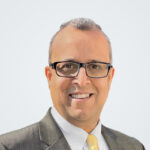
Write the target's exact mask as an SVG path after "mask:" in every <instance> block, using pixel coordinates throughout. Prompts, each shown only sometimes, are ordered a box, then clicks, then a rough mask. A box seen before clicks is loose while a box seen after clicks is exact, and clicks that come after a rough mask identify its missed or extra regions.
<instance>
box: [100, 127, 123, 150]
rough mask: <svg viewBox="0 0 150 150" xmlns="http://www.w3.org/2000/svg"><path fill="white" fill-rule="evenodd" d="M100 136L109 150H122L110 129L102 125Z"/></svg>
mask: <svg viewBox="0 0 150 150" xmlns="http://www.w3.org/2000/svg"><path fill="white" fill-rule="evenodd" d="M102 135H103V137H104V139H105V141H106V143H107V145H108V147H109V150H123V149H122V147H121V145H119V144H118V143H117V136H116V135H115V134H114V133H113V132H111V130H110V129H108V128H107V127H105V126H103V125H102Z"/></svg>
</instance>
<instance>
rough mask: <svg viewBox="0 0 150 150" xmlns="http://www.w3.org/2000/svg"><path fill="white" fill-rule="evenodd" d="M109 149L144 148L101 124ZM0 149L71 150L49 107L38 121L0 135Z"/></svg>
mask: <svg viewBox="0 0 150 150" xmlns="http://www.w3.org/2000/svg"><path fill="white" fill-rule="evenodd" d="M102 134H103V136H104V138H105V140H106V142H107V144H108V146H109V149H110V150H144V146H143V145H142V144H141V143H140V142H139V141H138V140H136V139H135V138H132V137H129V136H127V135H125V134H122V133H120V132H118V131H115V130H112V129H110V128H107V127H105V126H103V125H102ZM0 150H71V148H70V147H69V145H68V143H67V141H66V139H65V137H64V135H63V133H62V132H61V130H60V129H59V127H58V125H57V124H56V122H55V120H54V119H53V117H52V115H51V112H50V109H49V111H48V112H47V114H46V116H45V117H44V118H43V119H42V120H41V121H40V122H38V123H35V124H33V125H30V126H28V127H25V128H23V129H19V130H17V131H13V132H10V133H7V134H4V135H1V136H0Z"/></svg>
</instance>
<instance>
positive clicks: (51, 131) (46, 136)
mask: <svg viewBox="0 0 150 150" xmlns="http://www.w3.org/2000/svg"><path fill="white" fill-rule="evenodd" d="M50 111H51V109H49V110H48V112H47V114H46V116H45V117H44V118H43V119H42V120H41V121H40V122H39V135H40V140H41V141H42V142H44V143H45V144H47V148H46V149H45V150H60V149H61V150H71V149H70V147H69V145H68V143H67V141H66V139H65V137H64V135H63V133H62V132H61V130H60V129H59V127H58V125H57V124H56V122H55V120H54V119H53V117H52V115H51V112H50Z"/></svg>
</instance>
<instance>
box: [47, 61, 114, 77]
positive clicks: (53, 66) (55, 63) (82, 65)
mask: <svg viewBox="0 0 150 150" xmlns="http://www.w3.org/2000/svg"><path fill="white" fill-rule="evenodd" d="M63 62H72V63H76V64H78V66H79V67H78V73H77V75H76V76H60V75H59V74H58V73H57V69H56V66H57V64H58V63H63ZM91 63H101V64H106V65H107V67H108V71H107V74H106V75H105V76H102V77H91V76H88V73H87V70H86V65H87V64H91ZM49 66H50V67H52V69H55V72H56V74H57V75H58V76H59V77H66V78H75V77H77V76H78V74H79V71H80V68H81V67H84V68H85V72H86V75H87V76H88V77H90V78H105V77H107V76H108V73H109V71H110V69H111V68H112V67H113V66H112V65H111V63H107V62H101V61H93V62H88V63H80V62H76V61H57V62H54V63H50V64H49Z"/></svg>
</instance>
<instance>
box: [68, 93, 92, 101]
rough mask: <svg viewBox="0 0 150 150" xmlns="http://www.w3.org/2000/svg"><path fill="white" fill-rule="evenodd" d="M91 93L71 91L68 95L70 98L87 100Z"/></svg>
mask: <svg viewBox="0 0 150 150" xmlns="http://www.w3.org/2000/svg"><path fill="white" fill-rule="evenodd" d="M92 95H93V93H86V94H85V93H82V94H81V93H73V94H69V97H70V98H71V99H74V100H87V99H89V98H90V97H91V96H92Z"/></svg>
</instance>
